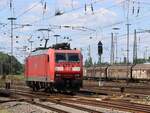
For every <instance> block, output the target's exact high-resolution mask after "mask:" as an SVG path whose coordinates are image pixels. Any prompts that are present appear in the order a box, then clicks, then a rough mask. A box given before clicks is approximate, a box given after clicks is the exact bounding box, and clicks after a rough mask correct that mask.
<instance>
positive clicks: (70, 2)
mask: <svg viewBox="0 0 150 113" xmlns="http://www.w3.org/2000/svg"><path fill="white" fill-rule="evenodd" d="M58 4H59V6H60V7H64V8H72V6H73V8H75V7H79V5H80V3H79V2H78V1H77V0H58Z"/></svg>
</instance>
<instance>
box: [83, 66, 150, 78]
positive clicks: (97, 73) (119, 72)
mask: <svg viewBox="0 0 150 113" xmlns="http://www.w3.org/2000/svg"><path fill="white" fill-rule="evenodd" d="M84 78H85V79H94V80H100V79H101V80H135V81H138V80H150V64H136V65H128V66H127V65H105V66H95V67H94V66H93V67H89V68H84Z"/></svg>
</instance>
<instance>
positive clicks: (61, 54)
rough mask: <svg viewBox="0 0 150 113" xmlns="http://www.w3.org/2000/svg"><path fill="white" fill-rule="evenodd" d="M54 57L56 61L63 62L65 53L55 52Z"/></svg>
mask: <svg viewBox="0 0 150 113" xmlns="http://www.w3.org/2000/svg"><path fill="white" fill-rule="evenodd" d="M55 59H56V62H65V61H66V54H65V53H56V56H55Z"/></svg>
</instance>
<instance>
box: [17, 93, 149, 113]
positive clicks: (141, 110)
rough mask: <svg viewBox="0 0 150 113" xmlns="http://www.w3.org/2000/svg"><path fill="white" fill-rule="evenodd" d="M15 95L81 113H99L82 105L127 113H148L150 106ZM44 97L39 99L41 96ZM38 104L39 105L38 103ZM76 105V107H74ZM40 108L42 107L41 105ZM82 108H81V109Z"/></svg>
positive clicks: (37, 94)
mask: <svg viewBox="0 0 150 113" xmlns="http://www.w3.org/2000/svg"><path fill="white" fill-rule="evenodd" d="M16 94H17V95H21V96H25V97H27V98H30V99H33V98H39V99H40V101H43V100H44V101H46V102H51V103H55V104H59V105H62V106H66V107H70V108H74V109H78V110H81V111H85V112H89V113H101V112H99V111H97V110H93V109H89V108H85V106H82V105H88V106H93V107H104V108H107V109H110V108H111V109H117V110H121V111H128V112H135V113H149V112H150V111H149V110H150V106H148V105H143V104H135V103H131V102H127V101H114V100H109V101H97V100H92V98H88V97H87V98H86V99H85V97H84V98H83V97H82V96H71V95H60V94H56V95H50V94H47V93H44V92H36V93H33V92H30V93H29V92H25V91H19V90H18V91H17V93H16ZM44 94H45V96H44V97H43V98H41V95H44ZM31 103H32V104H35V102H31ZM38 104H39V103H38ZM75 104H76V105H75ZM41 106H42V105H41ZM81 106H82V107H81Z"/></svg>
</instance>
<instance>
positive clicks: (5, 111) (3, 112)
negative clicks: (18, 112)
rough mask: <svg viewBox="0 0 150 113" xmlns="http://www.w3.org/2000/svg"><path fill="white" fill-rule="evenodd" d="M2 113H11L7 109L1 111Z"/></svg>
mask: <svg viewBox="0 0 150 113" xmlns="http://www.w3.org/2000/svg"><path fill="white" fill-rule="evenodd" d="M0 113H10V112H9V111H8V110H6V109H2V110H0Z"/></svg>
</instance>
